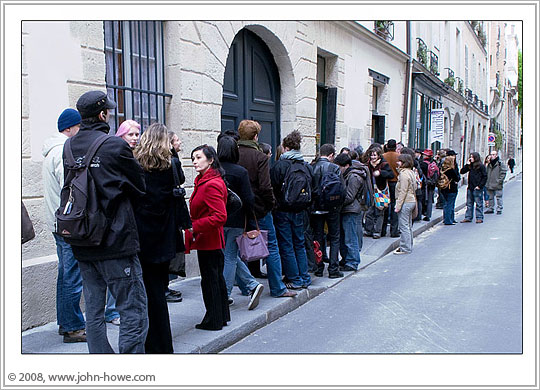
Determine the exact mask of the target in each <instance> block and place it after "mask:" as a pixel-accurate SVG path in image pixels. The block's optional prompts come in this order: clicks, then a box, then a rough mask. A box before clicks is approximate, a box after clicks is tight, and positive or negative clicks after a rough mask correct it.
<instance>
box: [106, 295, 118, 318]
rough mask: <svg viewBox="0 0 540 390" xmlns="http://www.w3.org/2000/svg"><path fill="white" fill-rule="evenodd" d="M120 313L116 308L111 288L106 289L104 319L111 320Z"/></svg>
mask: <svg viewBox="0 0 540 390" xmlns="http://www.w3.org/2000/svg"><path fill="white" fill-rule="evenodd" d="M119 317H120V313H118V311H117V310H116V298H114V297H113V296H112V294H111V290H107V304H106V305H105V321H106V322H111V321H112V320H114V319H115V318H119Z"/></svg>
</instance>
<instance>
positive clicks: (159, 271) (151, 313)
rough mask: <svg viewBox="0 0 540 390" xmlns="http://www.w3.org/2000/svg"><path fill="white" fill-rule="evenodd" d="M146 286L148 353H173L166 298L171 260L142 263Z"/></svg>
mask: <svg viewBox="0 0 540 390" xmlns="http://www.w3.org/2000/svg"><path fill="white" fill-rule="evenodd" d="M141 266H142V271H143V282H144V288H145V289H146V296H147V297H148V335H147V336H146V342H145V343H144V349H145V352H146V353H173V345H172V334H171V323H170V321H169V308H168V307H167V301H166V299H165V290H166V286H167V284H165V283H164V282H165V281H167V282H168V279H169V262H168V261H166V262H163V263H141Z"/></svg>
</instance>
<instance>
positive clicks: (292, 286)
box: [285, 283, 302, 290]
mask: <svg viewBox="0 0 540 390" xmlns="http://www.w3.org/2000/svg"><path fill="white" fill-rule="evenodd" d="M285 287H287V288H288V289H289V290H301V289H302V286H295V285H294V284H292V283H285Z"/></svg>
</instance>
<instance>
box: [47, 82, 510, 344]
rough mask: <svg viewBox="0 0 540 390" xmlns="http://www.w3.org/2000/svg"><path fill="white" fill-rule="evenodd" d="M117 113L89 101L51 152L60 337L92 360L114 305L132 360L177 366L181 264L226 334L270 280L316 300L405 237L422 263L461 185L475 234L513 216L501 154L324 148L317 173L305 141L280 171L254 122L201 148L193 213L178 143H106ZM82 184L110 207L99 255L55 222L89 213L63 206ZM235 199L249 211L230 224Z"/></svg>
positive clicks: (273, 291)
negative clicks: (262, 252) (173, 270)
mask: <svg viewBox="0 0 540 390" xmlns="http://www.w3.org/2000/svg"><path fill="white" fill-rule="evenodd" d="M115 107H116V103H115V102H113V101H111V100H110V99H109V98H108V97H107V95H106V94H105V93H103V92H100V91H91V92H87V93H85V94H83V95H82V96H81V97H80V98H79V100H78V102H77V110H73V109H67V110H65V111H64V112H63V113H62V114H61V115H60V117H59V119H58V130H59V134H58V135H57V136H55V137H53V139H51V140H49V141H48V143H47V144H46V147H44V155H45V156H46V159H45V163H44V165H43V167H44V168H43V169H44V180H45V189H46V204H47V210H48V218H49V222H50V226H51V231H52V232H53V235H54V237H55V240H56V243H57V248H58V257H59V267H58V269H59V273H58V285H57V316H58V325H59V333H60V334H62V335H63V336H64V342H85V341H86V342H87V343H88V349H89V351H90V353H112V352H113V349H112V348H111V346H110V344H109V342H108V339H107V332H106V325H105V324H106V322H107V321H110V319H108V318H107V317H106V307H107V306H111V304H110V303H111V301H112V302H113V304H115V305H116V306H115V307H116V310H117V312H118V313H117V314H118V316H115V317H114V318H118V320H117V321H116V324H117V325H118V326H119V327H120V333H119V341H118V343H119V350H120V352H121V353H173V342H172V332H171V325H170V320H169V312H168V306H167V304H168V302H169V303H170V302H181V295H182V293H181V292H180V291H175V290H171V289H169V287H168V284H169V281H170V276H169V266H170V262H171V260H172V259H174V258H175V256H177V255H178V253H183V252H185V253H189V252H190V251H192V250H196V251H197V259H198V265H199V270H200V275H201V290H202V297H203V304H204V307H205V314H204V316H203V318H202V319H201V321H200V323H198V324H195V327H196V328H197V329H200V330H210V331H219V330H221V329H222V328H223V327H224V326H227V325H228V323H229V322H230V321H232V320H233V319H232V318H231V314H230V309H229V306H230V305H233V304H234V299H233V297H232V291H233V289H234V286H238V288H239V290H240V293H241V294H243V295H245V296H249V303H248V305H247V309H248V310H253V309H255V308H256V307H257V306H258V304H259V300H260V297H261V295H262V293H263V291H264V286H263V284H262V283H260V282H259V281H258V280H257V279H259V278H261V277H264V278H267V279H268V286H269V290H270V291H269V294H270V296H272V297H276V298H292V297H295V296H296V295H297V292H295V290H301V289H307V288H309V286H310V285H311V283H312V278H313V277H323V274H324V271H325V264H326V263H327V264H328V267H327V275H328V277H329V278H341V277H343V276H344V273H343V272H344V271H345V272H355V271H357V270H358V269H359V267H360V264H361V255H360V254H361V250H362V244H363V237H372V238H373V239H379V238H380V237H382V236H385V235H386V234H387V233H389V235H390V236H391V237H400V240H399V247H398V248H397V249H396V250H395V251H394V254H396V255H402V254H410V253H411V252H412V250H413V234H412V224H413V221H415V220H419V219H420V218H422V216H423V219H424V220H426V221H429V220H430V218H431V215H432V207H433V203H434V195H435V193H437V194H438V198H439V199H440V200H441V201H442V204H443V206H442V207H443V215H444V218H443V219H444V224H445V225H454V224H455V223H456V221H455V218H454V207H455V199H456V195H457V192H458V183H459V181H460V178H461V177H460V174H466V173H468V175H469V180H468V187H467V213H466V216H465V219H464V220H463V221H462V222H471V221H472V220H473V211H475V212H476V222H477V223H481V222H482V221H483V217H484V214H486V213H490V212H491V213H493V210H494V199H495V198H496V199H497V214H500V213H502V185H503V182H504V175H505V173H506V171H505V167H504V166H503V165H502V164H501V163H500V161H499V160H498V157H497V154H496V152H492V153H491V155H490V159H489V162H488V163H487V166H485V165H484V164H482V162H481V160H480V156H479V154H478V153H476V152H473V153H471V155H470V158H469V160H468V163H467V164H466V165H465V166H464V167H463V168H462V169H461V170H459V169H458V166H457V162H456V153H455V152H454V151H452V150H443V151H439V152H438V153H437V156H436V157H435V158H434V154H433V151H431V150H430V149H426V150H413V149H410V148H407V147H405V146H404V145H403V144H401V143H397V142H396V141H395V140H393V139H390V140H388V141H387V143H386V144H385V145H380V144H376V143H374V144H372V145H370V146H369V147H368V148H367V150H366V151H365V152H364V151H363V150H362V148H361V147H357V148H356V149H354V150H351V149H348V148H343V149H342V150H341V151H340V153H339V154H337V155H336V150H335V146H334V145H331V144H325V145H322V146H321V147H320V150H319V153H318V155H317V157H316V158H315V159H314V160H313V161H311V162H307V161H305V157H304V156H303V154H302V151H301V145H302V136H301V134H300V133H299V132H298V131H293V132H291V133H290V134H289V135H287V136H286V137H285V138H284V139H283V141H282V144H281V145H279V146H278V147H277V149H276V153H275V160H274V161H272V158H271V155H272V151H271V147H270V145H266V144H263V143H259V142H258V138H259V134H260V132H261V126H260V124H259V123H258V122H256V121H253V120H243V121H241V123H240V124H239V127H238V129H237V130H229V131H226V132H224V133H222V134H220V135H219V136H218V139H217V150H216V149H214V148H213V147H212V146H210V145H201V146H198V147H196V148H195V149H194V150H193V151H191V155H190V158H191V161H192V163H193V169H194V171H195V173H196V177H195V180H194V188H193V192H192V194H191V196H190V198H189V207H188V206H187V205H186V202H185V190H184V189H183V188H182V185H183V184H184V182H185V174H184V171H183V168H182V164H181V162H180V158H179V155H178V153H179V152H180V149H181V140H180V139H179V137H178V136H177V135H176V134H175V133H174V132H172V131H169V130H168V129H167V127H166V126H165V125H163V124H160V123H154V124H151V125H150V126H148V127H147V128H146V129H144V131H141V126H140V124H138V123H137V122H135V121H133V120H125V121H124V122H122V124H121V125H120V127H119V129H118V131H117V132H116V134H115V135H116V136H104V135H105V134H108V133H109V131H110V128H109V125H108V122H109V118H110V110H111V109H114V108H115ZM141 134H142V135H141ZM68 140H69V141H68ZM62 148H63V152H62ZM87 154H90V155H91V156H90V157H91V160H90V162H89V163H88V165H87V166H86V165H85V160H88V158H86V157H85V156H87ZM71 157H73V158H71ZM72 160H73V161H78V162H77V163H76V164H75V165H73V164H70V161H72ZM81 170H87V172H88V173H89V177H91V179H92V180H91V183H92V185H89V186H88V191H95V194H93V197H92V196H89V197H88V199H91V198H95V199H97V203H98V206H99V209H100V210H101V211H102V212H103V214H104V215H105V218H106V223H107V227H106V229H105V230H104V232H101V234H102V235H103V237H102V238H101V239H100V241H99V244H95V243H93V244H88V243H86V242H84V243H83V241H77V240H74V239H72V237H71V236H70V234H72V233H70V232H67V231H66V230H65V229H64V230H63V231H59V230H58V229H57V226H55V215H56V216H58V215H59V213H60V214H64V215H65V214H69V213H70V210H71V207H72V205H73V204H74V203H73V202H77V199H75V200H74V199H73V197H72V193H71V192H69V197H68V198H66V196H64V195H62V194H64V191H65V190H66V188H67V187H69V188H71V187H70V186H72V183H71V182H70V180H73V177H74V176H73V175H74V172H80V171H81ZM64 172H66V173H65V174H64ZM89 183H90V181H89ZM485 188H486V189H487V194H488V197H489V198H488V205H489V207H488V209H487V210H486V211H484V210H483V206H484V201H483V197H484V189H485ZM231 193H232V194H231ZM231 196H236V197H238V198H239V199H240V200H241V207H239V208H237V209H236V210H234V211H229V212H228V206H229V205H230V204H229V203H230V200H229V199H230V197H231ZM474 205H476V210H473V207H474ZM171 210H173V211H174V212H171ZM388 229H389V230H388ZM253 230H257V231H259V230H262V231H264V232H265V237H266V239H265V244H266V246H267V250H268V256H267V257H266V258H264V259H260V260H257V261H253V262H249V263H247V264H246V263H245V262H244V261H242V260H241V258H240V249H239V244H238V242H239V241H238V240H239V239H240V238H241V236H242V235H244V234H245V232H247V231H253ZM70 243H71V245H70ZM328 247H329V248H328ZM319 248H320V252H318V250H319ZM328 249H329V255H328ZM261 261H263V262H264V264H265V265H266V268H265V271H266V273H265V274H263V272H262V271H261ZM81 291H82V292H83V293H84V296H85V302H86V319H85V318H84V316H83V314H82V311H81V309H80V306H79V301H80V297H81ZM107 294H108V295H109V299H107V298H106V297H107ZM106 301H109V303H107V302H106Z"/></svg>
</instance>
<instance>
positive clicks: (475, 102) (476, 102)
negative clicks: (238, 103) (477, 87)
mask: <svg viewBox="0 0 540 390" xmlns="http://www.w3.org/2000/svg"><path fill="white" fill-rule="evenodd" d="M473 103H474V104H475V105H476V104H478V95H477V94H474V95H473Z"/></svg>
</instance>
